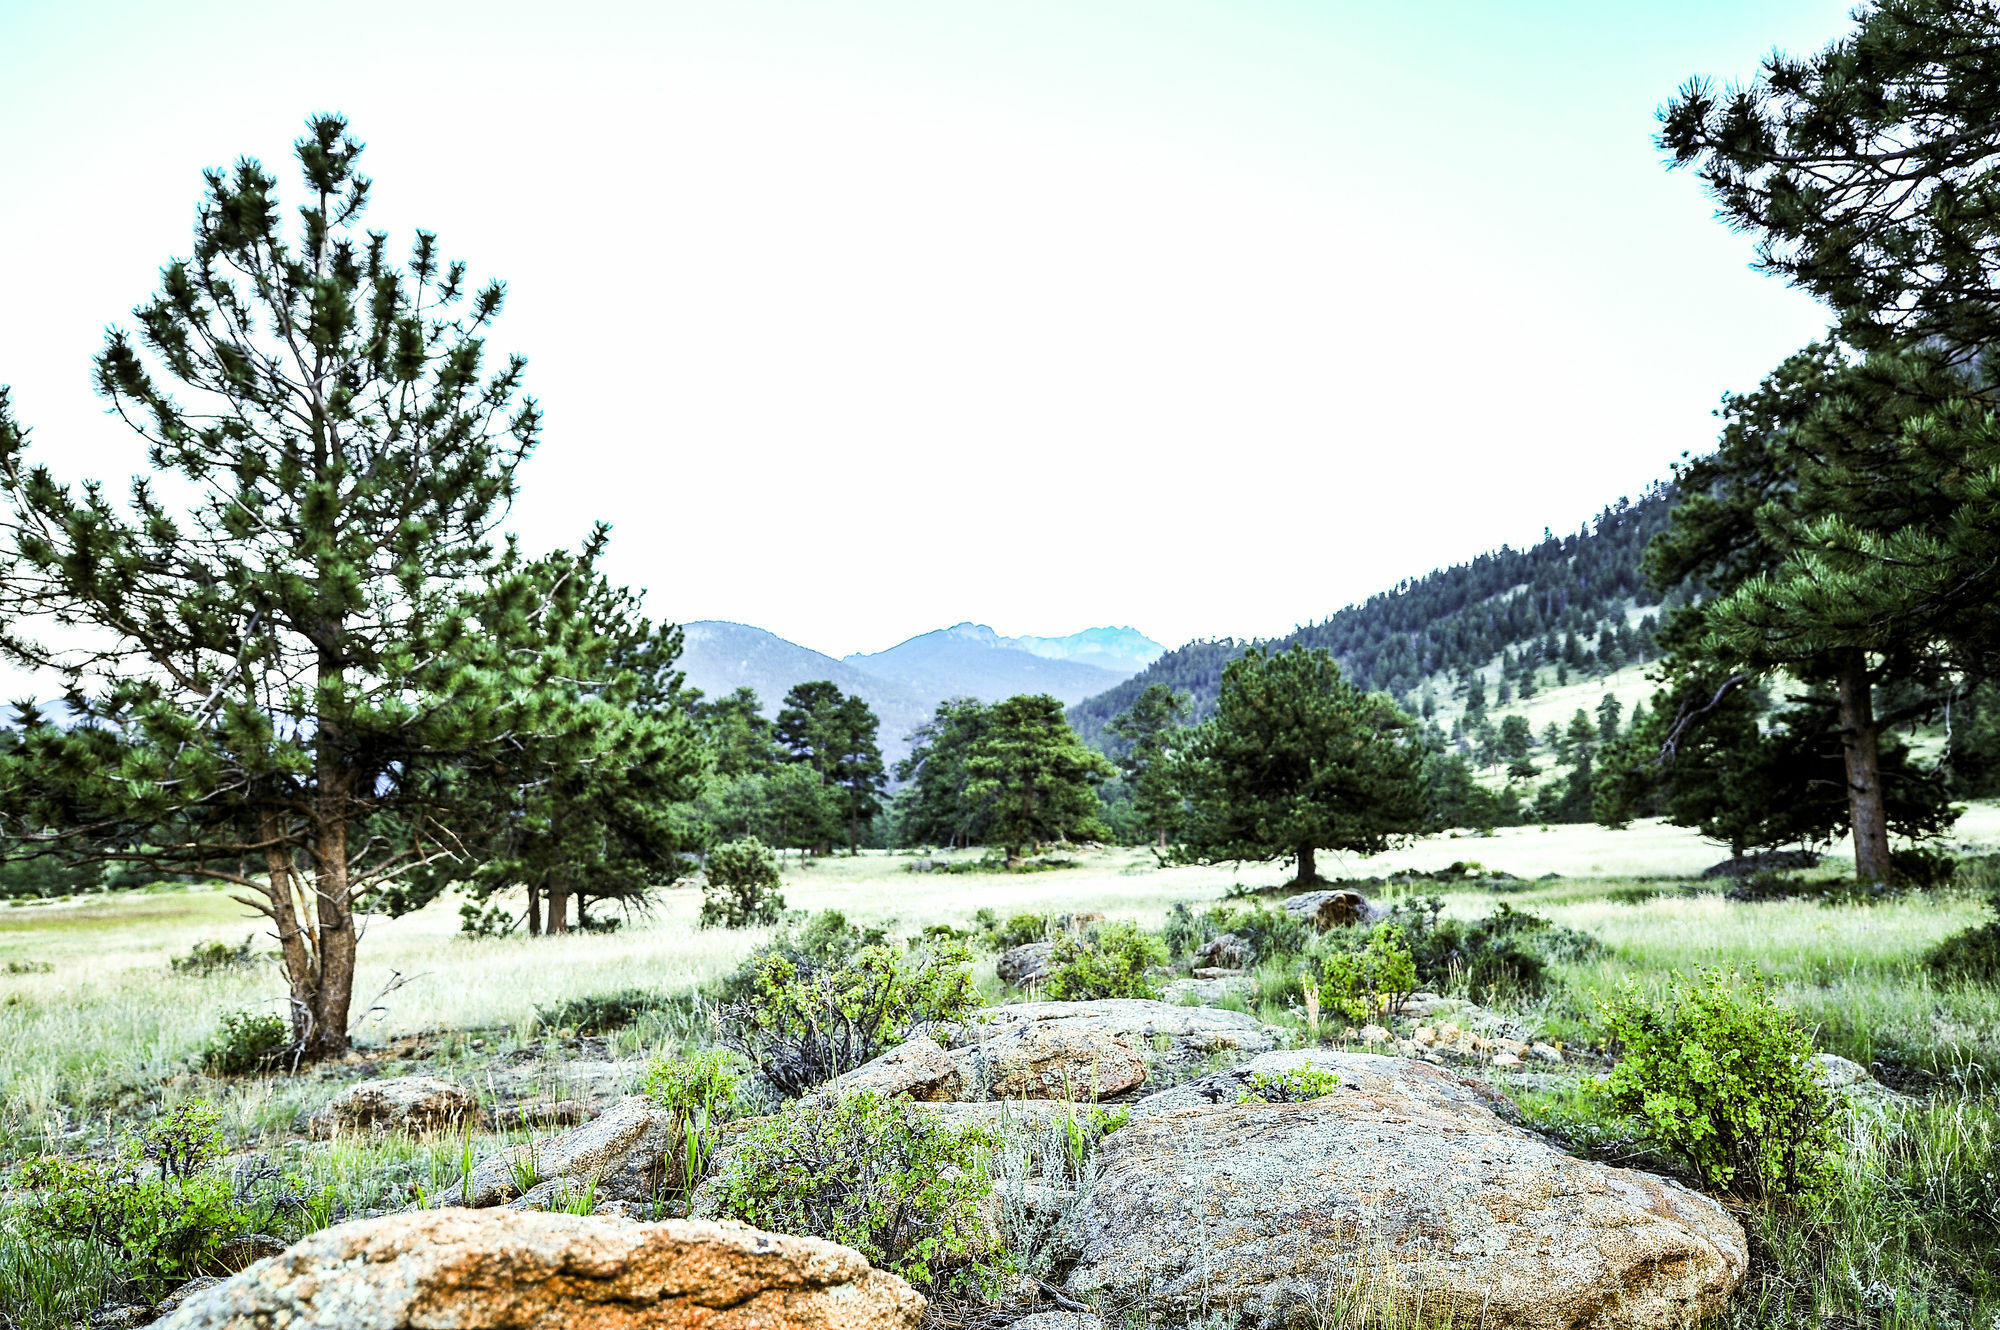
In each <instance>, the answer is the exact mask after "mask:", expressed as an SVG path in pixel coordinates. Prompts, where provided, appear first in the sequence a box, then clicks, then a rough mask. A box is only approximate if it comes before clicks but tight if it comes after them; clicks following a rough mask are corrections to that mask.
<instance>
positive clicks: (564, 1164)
mask: <svg viewBox="0 0 2000 1330" xmlns="http://www.w3.org/2000/svg"><path fill="white" fill-rule="evenodd" d="M673 1144H675V1137H674V1119H673V1115H672V1114H670V1113H666V1112H663V1111H661V1110H660V1109H659V1108H657V1107H656V1106H654V1104H653V1103H652V1102H651V1101H650V1100H648V1099H646V1098H644V1097H643V1096H640V1095H633V1096H630V1097H629V1098H626V1099H623V1100H621V1101H619V1102H618V1103H617V1104H615V1105H613V1106H612V1107H611V1108H610V1109H609V1110H607V1111H606V1112H605V1113H604V1114H603V1115H601V1116H599V1117H597V1118H593V1119H592V1120H591V1121H589V1122H586V1123H584V1124H583V1125H582V1126H581V1127H577V1128H575V1129H573V1130H571V1131H566V1132H564V1133H562V1134H561V1135H560V1136H552V1137H549V1138H547V1139H545V1140H539V1141H532V1142H529V1143H528V1144H526V1145H515V1146H510V1147H508V1148H507V1149H505V1150H502V1151H500V1152H499V1153H497V1154H493V1155H489V1156H487V1157H486V1158H485V1159H482V1160H480V1161H479V1163H478V1165H477V1166H476V1167H474V1169H473V1170H472V1177H471V1180H470V1181H469V1182H468V1184H467V1186H466V1190H465V1196H464V1200H465V1203H466V1204H467V1205H468V1206H472V1207H474V1208H480V1207H485V1206H489V1205H501V1204H504V1203H507V1202H510V1201H511V1202H513V1203H514V1204H515V1205H517V1206H520V1207H522V1208H533V1207H535V1206H538V1205H547V1204H549V1203H551V1202H552V1201H554V1200H556V1199H557V1197H558V1196H559V1195H560V1194H561V1193H563V1192H565V1191H567V1190H570V1189H574V1188H580V1187H587V1186H593V1185H594V1187H595V1194H596V1197H597V1199H598V1200H599V1201H643V1200H646V1199H647V1198H648V1197H650V1196H652V1195H653V1194H654V1193H655V1192H656V1191H658V1190H659V1188H660V1185H661V1183H662V1181H663V1177H662V1174H663V1172H664V1169H665V1160H666V1154H667V1150H668V1149H669V1147H670V1146H672V1145H673ZM523 1183H526V1184H528V1185H527V1189H526V1191H525V1192H524V1191H523V1189H522V1187H523Z"/></svg>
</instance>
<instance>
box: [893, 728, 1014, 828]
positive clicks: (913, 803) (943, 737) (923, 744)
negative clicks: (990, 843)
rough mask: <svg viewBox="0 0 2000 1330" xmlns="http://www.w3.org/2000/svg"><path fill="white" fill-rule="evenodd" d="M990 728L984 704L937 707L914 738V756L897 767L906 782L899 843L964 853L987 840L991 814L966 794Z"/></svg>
mask: <svg viewBox="0 0 2000 1330" xmlns="http://www.w3.org/2000/svg"><path fill="white" fill-rule="evenodd" d="M986 726H987V709H986V706H985V704H984V703H982V702H980V701H978V700H977V699H976V698H970V697H954V698H948V699H946V700H945V701H943V702H940V703H938V704H937V709H936V710H935V711H934V712H933V713H932V715H931V718H930V719H929V720H927V721H925V722H924V723H923V724H922V725H920V726H918V727H917V729H916V730H915V731H914V732H913V733H912V734H911V735H910V755H909V756H908V757H906V758H904V759H903V760H902V761H900V762H898V763H897V764H896V779H897V780H899V781H903V782H905V784H904V789H903V796H902V802H901V803H900V804H899V806H898V810H897V815H898V827H897V833H896V835H897V841H898V843H900V844H903V845H948V846H951V847H953V848H955V849H962V848H964V847H965V846H968V845H976V844H979V843H980V842H981V841H983V840H984V839H985V837H986V832H987V829H988V827H989V826H990V825H991V823H992V817H993V814H992V809H991V807H990V806H989V805H988V803H987V802H986V801H985V800H981V799H974V798H973V797H972V796H971V795H970V794H969V793H968V792H967V791H968V790H969V788H970V786H971V784H972V775H971V773H970V772H969V771H968V770H967V768H966V760H967V759H968V758H969V757H970V756H971V755H972V752H973V750H974V749H975V748H977V747H978V744H979V741H980V739H981V738H982V737H983V736H984V735H985V733H986Z"/></svg>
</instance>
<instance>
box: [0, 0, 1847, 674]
mask: <svg viewBox="0 0 2000 1330" xmlns="http://www.w3.org/2000/svg"><path fill="white" fill-rule="evenodd" d="M1848 7H1849V6H1848V4H1847V3H1845V0H1812V2H1810V3H1809V2H1807V0H1772V2H1769V3H1760V2H1758V0H1728V2H1724V0H1703V2H1701V3H1657V2H1653V3H1638V2H1635V3H1627V4H1622V5H1605V4H1602V3H1588V4H1586V3H1532V2H1527V3H1515V4H1496V3H1493V0H1464V2H1462V3H1426V2H1424V0H1405V2H1404V3H1393V4H1392V3H1375V4H1367V5H1361V4H1345V3H1313V4H1307V3H1275V2H1273V3H1265V2H1260V0H1226V2H1224V0H1217V2H1215V3H1181V2H1178V0H1131V2H1129V3H1128V2H1125V0H1052V2H1044V0H989V2H987V3H954V2H952V0H909V2H907V3H905V2H902V0H870V2H869V3H858V2H857V3H840V2H838V0H821V2H819V3H774V2H772V0H711V2H710V3H705V4H692V3H677V2H675V0H665V2H663V3H651V4H617V3H581V2H578V0H570V2H569V3H565V4H549V3H546V0H541V2H540V3H536V4H532V5H527V4H512V3H506V2H505V0H480V2H479V3H476V4H474V3H466V4H445V3H435V4H433V3H423V0H403V2H401V3H395V4H381V3H372V2H370V0H352V2H350V3H343V4H341V5H338V6H334V7H332V8H328V7H325V6H303V5H274V4H269V3H263V4H231V3H201V2H199V0H195V2H188V3H167V2H162V0H151V2H150V3H133V4H99V3H91V2H90V0H63V2H61V3H47V2H41V0H0V382H4V383H11V384H12V385H13V387H14V395H15V404H16V408H17V410H18V412H19V413H20V414H21V415H22V416H23V418H24V419H25V420H26V421H27V423H29V424H31V425H33V426H34V427H35V440H36V451H37V452H38V453H39V454H40V455H41V456H43V457H45V458H49V459H51V460H52V461H53V462H54V464H55V465H56V467H57V469H58V471H59V472H61V473H63V474H65V475H68V476H71V477H82V476H85V475H96V476H101V477H105V478H110V479H117V480H119V481H121V482H122V480H123V478H124V477H126V476H128V475H130V474H131V473H133V472H135V471H137V470H139V469H140V468H141V467H142V466H143V458H142V455H141V452H140V450H139V448H138V446H137V443H136V441H135V440H133V439H132V438H131V437H130V436H128V435H125V434H124V433H123V432H122V427H120V426H119V425H118V424H117V423H116V422H115V420H113V419H111V418H109V417H107V416H105V415H104V414H103V407H102V403H100V402H99V401H98V400H97V399H96V398H95V397H94V396H93V395H92V393H91V390H90V386H89V370H90V359H91V356H92V354H93V353H94V352H95V351H96V350H97V348H98V346H99V344H100V342H101V340H102V334H103V329H104V327H105V326H106V325H107V324H109V323H113V322H119V321H123V320H125V319H126V311H128V310H129V309H130V308H131V307H132V306H133V305H135V304H137V303H138V302H139V301H140V300H142V299H143V298H145V297H146V296H147V295H148V294H149V293H150V292H151V291H152V290H153V288H154V285H155V282H156V274H157V270H158V268H159V267H160V265H161V264H162V263H163V262H164V261H165V260H166V259H167V258H168V257H169V256H171V255H176V254H184V253H186V252H187V249H188V236H189V227H190V223H191V220H192V217H193V208H194V204H195V201H196V199H197V197H198V195H199V193H200V187H201V180H200V171H201V169H202V168H203V167H205V166H210V165H222V164H226V163H228V162H229V161H231V160H232V159H233V158H235V157H236V156H238V155H241V154H249V155H254V156H260V157H262V158H263V159H264V160H265V162H266V163H267V165H270V166H273V167H275V168H276V169H277V171H278V173H279V175H280V178H281V180H283V181H284V183H285V185H286V186H287V188H292V187H293V186H294V185H295V182H296V175H295V173H294V170H293V166H292V162H291V158H290V147H289V145H290V143H291V141H292V140H293V139H294V138H296V137H297V136H298V134H299V132H300V130H301V127H302V124H303V121H304V119H305V117H306V115H307V114H309V113H311V112H314V111H319V110H339V111H342V112H344V113H346V114H347V115H348V116H349V117H350V119H351V120H352V122H353V125H354V129H355V132H356V133H357V135H358V136H359V137H361V138H362V139H363V140H364V141H366V142H367V144H368V145H369V146H368V151H367V153H366V155H365V157H364V167H365V169H366V171H367V172H368V173H369V174H370V175H372V176H373V177H374V178H375V181H376V188H375V193H374V202H373V204H372V206H371V210H370V213H369V217H368V220H369V222H370V224H371V225H373V226H376V227H382V228H386V229H388V230H390V231H391V233H392V235H394V236H395V237H396V247H397V248H399V249H400V248H402V247H403V246H404V244H405V243H406V241H407V238H408V234H409V230H410V228H411V227H413V226H418V225H421V226H425V227H428V228H431V229H434V230H436V231H437V232H438V233H439V235H440V238H441V241H442V244H443V248H444V249H445V250H446V251H447V252H448V253H449V254H451V255H454V256H458V257H463V258H465V259H467V260H468V261H469V262H470V263H471V265H472V271H473V273H474V274H475V275H476V276H486V275H493V276H498V277H501V278H503V279H505V280H506V282H507V283H508V287H509V302H508V312H507V313H506V315H505V316H504V317H503V319H502V322H501V325H500V331H499V334H498V336H497V337H496V339H495V344H496V349H499V350H503V351H504V350H518V351H521V352H523V353H524V354H526V355H527V356H528V357H529V360H530V372H529V377H530V384H531V387H532V389H533V391H534V392H535V393H536V394H537V395H538V396H539V397H540V398H541V400H542V403H543V405H544V407H545V409H546V412H547V427H548V428H547V434H546V438H545V441H544V443H543V445H542V449H541V452H540V453H539V455H538V456H537V458H536V460H535V461H534V462H533V463H532V464H531V465H530V467H529V468H528V470H527V472H526V474H525V476H524V487H525V493H524V499H523V502H522V503H521V504H520V506H519V507H518V508H517V509H516V511H515V521H514V525H515V527H516V528H517V529H518V530H520V531H521V532H522V534H523V535H524V536H525V537H526V538H527V539H528V541H529V542H530V543H531V544H533V545H536V546H543V547H546V546H552V545H556V544H565V543H572V542H574V541H575V540H577V539H578V538H579V537H580V536H581V535H582V534H583V533H584V532H585V531H586V530H587V529H588V527H589V524H590V522H591V521H592V520H593V519H596V518H602V519H604V520H607V521H609V522H611V523H612V524H613V527H614V530H615V536H614V544H613V550H614V556H613V562H612V571H613V573H614V574H615V575H616V576H618V577H620V578H621V579H622V580H625V581H629V582H631V583H634V584H636V585H641V586H644V587H647V588H648V589H649V590H650V596H649V598H648V605H649V607H650V608H651V610H652V611H653V612H654V613H655V614H657V615H661V616H665V617H668V618H672V619H678V620H692V619H706V618H726V619H737V620H741V621H744V622H748V623H753V624H757V625H760V626H762V627H766V628H770V629H772V630H773V631H776V632H778V633H781V634H783V635H785V636H787V637H790V638H792V639H794V640H796V641H799V642H803V643H805V644H806V645H809V646H812V647H815V648H818V649H820V650H822V651H828V652H831V653H834V654H841V653H845V652H848V651H855V650H877V649H880V648H882V647H886V646H888V645H890V644H891V643H894V642H896V641H898V640H900V639H902V638H904V637H907V636H910V635H911V634H914V633H918V632H922V631H925V630H927V629H930V628H934V627H940V626H943V625H946V624H950V623H955V622H957V621H960V620H964V619H972V620H977V621H981V622H985V623H990V624H992V625H993V626H994V627H995V628H996V629H998V630H999V631H1001V632H1002V633H1007V634H1027V633H1033V634H1060V633H1067V632H1072V631H1075V630H1077V629H1081V628H1084V627H1086V626H1090V625H1095V624H1106V623H1112V624H1127V623H1129V624H1132V625H1133V626H1135V627H1138V628H1140V629H1142V630H1144V631H1146V632H1148V633H1150V634H1152V635H1153V636H1154V637H1156V638H1159V639H1160V640H1162V641H1164V642H1167V643H1168V644H1170V645H1172V644H1177V643H1180V642H1182V641H1185V640H1187V639H1189V638H1192V637H1197V636H1216V635H1239V636H1247V635H1261V634H1268V633H1275V632H1283V631H1285V630H1287V629H1289V628H1290V627H1292V626H1293V625H1294V624H1297V623H1301V622H1305V621H1308V620H1311V619H1316V618H1320V617H1323V616H1324V615H1326V614H1327V613H1329V612H1331V611H1332V610H1335V609H1337V608H1339V607H1340V606H1341V605H1343V604H1346V603H1348V602H1349V601H1351V600H1354V599H1356V598H1359V597H1362V596H1365V595H1367V594H1369V593H1370V592H1373V591H1376V590H1378V589H1381V588H1383V587H1386V586H1388V585H1391V584H1393V583H1394V582H1395V581H1396V580H1397V579H1398V578H1400V577H1403V576H1406V575H1411V574H1417V573H1422V572H1424V571H1427V570H1428V569H1430V568H1432V567H1433V566H1436V565H1439V564H1444V563H1449V562H1453V561H1456V560H1459V559H1463V558H1466V557H1469V556H1471V555H1473V554H1476V553H1478V552H1479V551H1481V550H1483V549H1486V548H1489V547H1491V546H1494V545H1498V544H1499V543H1501V542H1503V541H1511V542H1515V543H1519V542H1522V541H1526V540H1532V539H1534V538H1535V537H1537V536H1538V535H1539V534H1540V532H1541V530H1542V528H1543V527H1544V526H1545V525H1546V526H1552V527H1554V528H1556V529H1557V530H1558V531H1560V530H1563V529H1565V528H1573V527H1574V526H1575V525H1577V524H1578V523H1579V522H1581V521H1582V520H1583V519H1585V518H1586V517H1587V516H1589V515H1590V514H1592V513H1593V512H1595V511H1596V510H1597V509H1598V508H1599V507H1600V506H1601V505H1602V504H1603V503H1605V502H1606V501H1609V500H1613V499H1616V498H1617V497H1618V496H1619V495H1621V494H1630V495H1635V496H1636V495H1637V494H1638V493H1639V491H1640V490H1642V489H1643V488H1644V487H1645V486H1646V485H1647V484H1648V483H1649V482H1650V481H1652V480H1653V479H1655V478H1658V477H1661V476H1663V475H1665V474H1666V471H1667V468H1668V465H1669V463H1670V462H1671V461H1672V460H1673V459H1674V458H1675V457H1676V456H1677V455H1678V454H1679V453H1680V452H1681V451H1682V450H1683V449H1696V450H1700V449H1703V448H1705V447H1707V446H1708V445H1709V443H1710V441H1711V439H1712V436H1713V428H1714V422H1713V420H1712V419H1711V417H1710V414H1709V413H1710V411H1711V410H1712V408H1713V407H1714V405H1715V402H1716V399H1717V397H1718V396H1719V395H1720V393H1721V392H1722V391H1723V390H1724V389H1726V388H1731V387H1747V386H1750V385H1752V384H1754V383H1755V381H1756V380H1757V379H1758V378H1759V377H1760V376H1761V375H1762V374H1763V373H1764V372H1765V371H1766V370H1768V369H1769V368H1770V367H1772V366H1773V365H1775V364H1776V363H1777V362H1778V361H1779V360H1780V359H1782V358H1783V357H1784V356H1785V355H1786V354H1787V353H1789V352H1790V351H1792V350H1794V349H1796V348H1797V347H1798V346H1800V345H1801V344H1803V343H1804V342H1805V341H1807V340H1809V339H1810V338H1811V337H1813V336H1814V335H1815V334H1816V333H1817V332H1818V331H1819V330H1820V329H1821V328H1822V327H1823V326H1824V322H1825V320H1824V316H1823V315H1822V313H1821V312H1820V311H1819V310H1818V309H1817V308H1816V307H1815V306H1813V305H1812V304H1811V303H1810V302H1809V301H1807V300H1806V299H1805V298H1804V297H1803V296H1801V295H1798V294H1797V293H1794V292H1791V291H1788V290H1786V289H1785V288H1784V287H1783V286H1781V285H1780V284H1779V283H1778V282H1777V281H1775V280H1773V279H1770V278H1765V277H1760V276H1758V275H1756V274H1754V273H1752V272H1751V271H1749V269H1748V266H1747V265H1748V263H1749V260H1750V245H1749V242H1748V241H1747V240H1746V239H1745V238H1743V237H1741V236H1735V235H1731V234H1730V233H1729V232H1727V231H1726V230H1724V229H1723V228H1722V227H1721V226H1720V225H1718V224H1717V223H1716V222H1715V221H1714V220H1713V218H1712V210H1711V207H1710V205H1709V204H1708V202H1707V200H1706V199H1705V198H1704V197H1703V196H1702V194H1701V192H1700V190H1699V188H1698V187H1697V185H1696V183H1695V181H1694V180H1693V179H1692V178H1690V177H1688V176H1686V175H1684V174H1669V173H1668V172H1667V171H1666V170H1665V169H1664V167H1663V165H1662V164H1661V161H1660V159H1659V157H1658V155H1657V153H1656V152H1655V151H1654V149H1653V147H1652V145H1651V136H1652V134H1653V132H1654V128H1655V126H1654V120H1653V114H1654V111H1655V108H1656V107H1657V106H1658V105H1659V103H1660V102H1662V101H1663V100H1664V99H1665V98H1666V97H1667V96H1669V95H1670V94H1671V93H1672V91H1673V90H1674V88H1675V87H1676V86H1677V85H1678V84H1679V82H1680V81H1681V80H1682V79H1683V78H1685V77H1686V76H1688V75H1690V74H1694V73H1710V74H1715V75H1720V76H1724V77H1730V78H1735V77H1742V76H1746V75H1748V74H1750V73H1752V72H1753V71H1754V68H1755V64H1756V61H1757V59H1758V57H1759V56H1760V55H1761V54H1762V53H1764V52H1765V51H1767V50H1768V49H1770V48H1771V47H1772V46H1773V45H1779V46H1784V47H1787V48H1789V49H1795V50H1799V49H1807V48H1811V47H1816V46H1818V45H1821V44H1823V43H1824V42H1825V41H1826V40H1827V39H1828V38H1830V37H1831V36H1833V35H1834V34H1836V33H1838V32H1840V31H1842V30H1843V29H1844V28H1845V27H1846V26H1847V23H1846V13H1847V9H1848ZM295 199H296V191H295V190H294V192H293V194H292V200H294V201H295Z"/></svg>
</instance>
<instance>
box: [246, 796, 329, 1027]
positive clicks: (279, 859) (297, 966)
mask: <svg viewBox="0 0 2000 1330" xmlns="http://www.w3.org/2000/svg"><path fill="white" fill-rule="evenodd" d="M259 825H260V829H261V831H262V833H263V837H264V842H265V848H264V869H265V873H266V876H267V877H268V878H269V880H270V881H269V885H268V886H267V887H266V888H265V890H264V898H265V900H266V901H267V902H268V904H267V906H265V907H261V908H263V910H264V913H265V914H266V915H268V916H269V917H270V920H271V924H272V926H273V927H274V928H276V929H277V932H278V954H279V955H280V956H282V957H283V958H284V962H285V987H286V989H287V990H288V995H289V997H290V1000H291V1012H290V1018H291V1026H292V1047H293V1048H294V1049H295V1050H297V1051H299V1052H301V1053H303V1052H304V1050H305V1046H306V1039H307V1037H308V1036H309V1035H310V1034H311V1033H312V1031H311V1028H310V1027H311V1024H312V1013H313V990H314V989H315V988H317V987H318V984H317V982H316V975H315V973H314V970H315V966H314V964H313V949H312V948H311V947H310V946H308V945H307V938H306V934H305V930H304V928H303V927H302V926H301V925H300V923H299V915H298V910H297V908H296V907H295V906H294V904H293V901H294V899H295V898H294V896H293V877H292V856H291V851H290V850H289V849H287V848H286V847H285V846H284V845H282V844H280V843H279V842H280V840H281V838H282V833H283V827H282V825H281V822H280V819H279V818H278V816H277V814H275V813H265V814H263V815H262V817H261V818H260V819H259Z"/></svg>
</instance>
